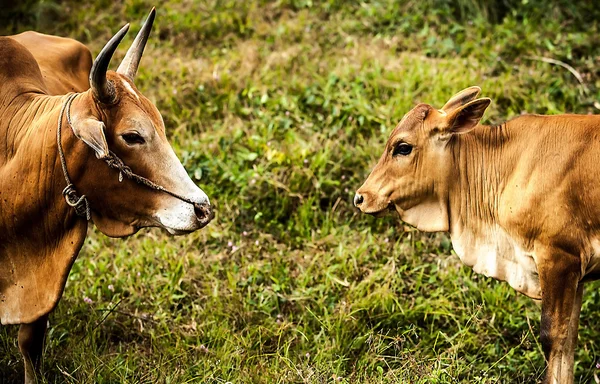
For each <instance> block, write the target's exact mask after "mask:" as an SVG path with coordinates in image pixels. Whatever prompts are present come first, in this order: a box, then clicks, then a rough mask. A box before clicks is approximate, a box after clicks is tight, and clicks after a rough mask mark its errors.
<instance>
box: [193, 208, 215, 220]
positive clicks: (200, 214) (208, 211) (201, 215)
mask: <svg viewBox="0 0 600 384" xmlns="http://www.w3.org/2000/svg"><path fill="white" fill-rule="evenodd" d="M194 213H195V214H196V217H197V218H198V220H199V221H201V222H206V223H208V222H209V221H210V220H212V218H213V211H212V208H211V206H210V204H207V203H202V204H198V203H195V204H194Z"/></svg>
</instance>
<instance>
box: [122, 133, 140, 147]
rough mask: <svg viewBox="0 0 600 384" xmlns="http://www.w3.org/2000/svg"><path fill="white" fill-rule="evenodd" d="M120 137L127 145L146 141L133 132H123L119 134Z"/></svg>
mask: <svg viewBox="0 0 600 384" xmlns="http://www.w3.org/2000/svg"><path fill="white" fill-rule="evenodd" d="M121 137H122V138H123V140H125V142H126V143H127V144H129V145H135V144H144V143H145V142H146V140H144V138H143V137H142V136H141V135H140V134H139V133H135V132H129V133H124V134H122V135H121Z"/></svg>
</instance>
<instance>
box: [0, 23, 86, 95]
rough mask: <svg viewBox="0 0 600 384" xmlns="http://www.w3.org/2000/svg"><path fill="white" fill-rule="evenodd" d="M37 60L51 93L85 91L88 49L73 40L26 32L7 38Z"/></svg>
mask: <svg viewBox="0 0 600 384" xmlns="http://www.w3.org/2000/svg"><path fill="white" fill-rule="evenodd" d="M11 37H12V38H13V39H14V40H16V41H18V42H20V43H21V44H23V46H25V47H26V48H27V49H28V50H29V52H31V54H32V55H33V57H34V58H35V60H36V61H37V63H38V65H39V67H40V69H41V72H42V75H43V78H44V81H45V83H46V85H47V87H48V91H49V93H51V94H64V93H67V92H83V91H85V90H87V89H88V88H89V82H88V77H89V73H90V70H91V68H92V54H91V52H90V50H89V49H88V48H87V47H86V46H85V45H84V44H82V43H80V42H79V41H77V40H74V39H70V38H67V37H60V36H52V35H46V34H43V33H39V32H34V31H27V32H23V33H20V34H18V35H14V36H11Z"/></svg>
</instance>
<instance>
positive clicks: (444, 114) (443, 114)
mask: <svg viewBox="0 0 600 384" xmlns="http://www.w3.org/2000/svg"><path fill="white" fill-rule="evenodd" d="M438 112H439V113H440V114H441V115H442V116H446V115H447V113H446V111H444V110H443V109H438Z"/></svg>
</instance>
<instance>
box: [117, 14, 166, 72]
mask: <svg viewBox="0 0 600 384" xmlns="http://www.w3.org/2000/svg"><path fill="white" fill-rule="evenodd" d="M155 16H156V10H155V9H154V7H153V8H152V10H151V11H150V14H149V15H148V18H147V19H146V21H145V22H144V25H142V29H140V31H139V32H138V34H137V36H136V37H135V40H133V44H131V47H129V50H128V51H127V54H126V55H125V58H124V59H123V61H122V62H121V65H119V69H117V72H118V73H120V74H122V75H125V76H127V77H129V78H130V79H131V80H133V79H134V78H135V74H136V73H137V69H138V65H140V60H141V59H142V54H143V53H144V47H146V42H147V41H148V36H150V31H152V24H153V23H154V17H155Z"/></svg>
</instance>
